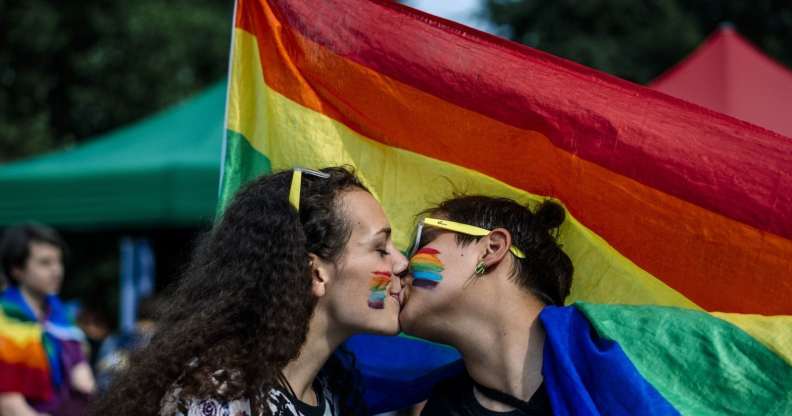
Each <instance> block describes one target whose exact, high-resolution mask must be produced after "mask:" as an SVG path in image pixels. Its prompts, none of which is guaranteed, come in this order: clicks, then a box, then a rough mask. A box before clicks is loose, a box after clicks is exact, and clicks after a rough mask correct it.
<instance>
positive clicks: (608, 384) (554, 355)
mask: <svg viewBox="0 0 792 416" xmlns="http://www.w3.org/2000/svg"><path fill="white" fill-rule="evenodd" d="M539 319H540V321H541V323H542V325H543V326H544V329H545V332H546V334H547V338H546V339H545V345H544V354H543V355H544V357H543V359H544V362H543V366H542V375H543V376H544V381H545V386H546V387H547V393H548V395H549V396H550V403H551V405H552V407H553V413H554V414H556V415H638V414H640V415H678V414H679V412H678V411H677V410H676V409H675V408H674V407H673V406H672V405H671V404H670V403H669V402H668V401H667V400H666V399H665V398H663V396H661V395H660V393H658V391H657V390H656V389H655V388H654V387H653V386H652V385H651V384H650V383H649V382H648V381H647V380H646V379H644V378H643V377H642V376H641V374H640V373H639V372H638V370H637V369H636V368H635V366H634V365H633V363H632V362H631V361H630V359H629V358H628V357H627V355H626V354H625V353H624V351H623V350H622V348H621V347H620V346H619V344H618V343H616V342H614V341H611V340H607V339H604V338H600V337H599V336H598V335H597V333H596V332H595V331H594V329H593V328H592V327H591V325H590V324H589V321H588V319H587V318H586V317H585V315H583V314H582V313H581V312H580V311H579V310H577V308H575V307H574V306H566V307H556V306H548V307H546V308H544V310H542V313H541V314H540V315H539ZM681 376H684V375H681Z"/></svg>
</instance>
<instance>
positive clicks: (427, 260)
mask: <svg viewBox="0 0 792 416" xmlns="http://www.w3.org/2000/svg"><path fill="white" fill-rule="evenodd" d="M439 255H440V251H439V250H437V249H434V248H431V247H424V248H422V249H420V250H418V252H417V253H415V255H414V256H413V257H412V258H411V259H410V274H411V275H412V277H413V283H412V284H413V286H415V287H419V288H424V289H434V288H435V287H436V286H437V285H438V284H439V283H440V282H441V281H442V280H443V270H445V265H444V264H443V262H442V261H441V260H440V258H439Z"/></svg>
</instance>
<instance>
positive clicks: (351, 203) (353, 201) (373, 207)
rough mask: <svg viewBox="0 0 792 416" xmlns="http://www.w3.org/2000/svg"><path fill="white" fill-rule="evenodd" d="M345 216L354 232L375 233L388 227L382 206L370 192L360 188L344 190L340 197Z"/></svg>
mask: <svg viewBox="0 0 792 416" xmlns="http://www.w3.org/2000/svg"><path fill="white" fill-rule="evenodd" d="M341 203H342V206H343V207H344V211H345V213H346V216H347V218H348V219H349V222H350V224H352V232H353V234H354V233H376V232H379V231H380V230H381V229H383V228H388V227H390V223H389V222H388V217H387V216H385V211H383V209H382V206H381V205H380V204H379V202H377V200H376V199H374V197H373V196H371V194H370V193H368V192H366V191H363V190H361V189H354V190H351V191H347V192H344V194H343V196H342V197H341Z"/></svg>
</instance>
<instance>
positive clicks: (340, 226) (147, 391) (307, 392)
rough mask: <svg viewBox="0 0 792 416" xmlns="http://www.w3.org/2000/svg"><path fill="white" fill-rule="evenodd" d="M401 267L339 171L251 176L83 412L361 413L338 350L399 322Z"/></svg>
mask: <svg viewBox="0 0 792 416" xmlns="http://www.w3.org/2000/svg"><path fill="white" fill-rule="evenodd" d="M406 266H407V261H406V259H405V258H404V256H403V255H402V254H401V253H399V252H398V251H397V250H396V249H395V248H394V246H393V243H392V241H391V229H390V225H389V223H388V220H387V218H386V216H385V213H384V212H383V210H382V207H381V206H380V205H379V203H378V202H377V201H376V200H375V199H374V198H373V197H372V196H371V194H370V193H369V192H368V191H367V190H366V188H365V187H364V186H363V185H362V184H361V183H360V181H359V180H358V179H357V178H356V177H355V175H354V173H352V172H351V171H350V170H348V169H346V168H342V167H333V168H326V169H322V170H321V171H309V170H294V171H283V172H279V173H275V174H272V175H269V176H264V177H260V178H259V179H257V180H255V181H253V182H252V183H250V184H248V185H247V186H245V187H244V188H243V189H242V190H240V191H239V192H238V194H237V195H236V196H235V197H234V199H233V201H232V202H231V203H230V205H229V206H228V207H227V208H226V210H225V212H224V214H223V217H222V219H221V220H220V221H219V222H218V223H217V224H216V225H215V227H214V228H213V229H212V230H211V232H209V233H208V235H207V236H206V237H205V238H204V239H203V241H202V242H201V243H200V245H199V247H198V248H197V250H196V252H195V255H194V257H193V260H192V262H191V264H190V267H189V269H188V270H187V272H186V273H185V275H184V277H183V278H182V279H181V280H180V281H179V282H178V285H177V286H176V287H175V289H174V290H173V291H172V294H171V297H170V299H168V300H167V302H166V303H165V304H164V311H163V312H162V316H161V318H160V320H159V322H160V326H159V328H160V329H159V330H158V332H157V333H156V335H155V336H154V337H153V339H152V341H151V343H150V344H149V345H148V346H147V347H146V348H145V349H143V350H141V351H139V352H137V353H134V354H133V355H132V357H131V359H130V365H129V367H128V369H127V370H126V371H125V373H123V374H121V375H120V376H119V377H118V379H117V380H116V382H115V383H114V384H112V385H111V387H110V390H109V392H108V394H107V395H105V396H104V397H103V398H102V399H101V400H100V401H99V402H98V403H97V405H96V406H95V408H94V409H93V414H96V415H141V414H144V415H155V414H161V415H174V414H175V415H231V416H236V415H240V416H241V415H288V416H303V415H304V416H307V415H341V414H344V415H346V414H365V413H366V409H365V406H364V404H363V402H362V397H361V392H360V386H359V385H358V382H357V379H356V377H357V376H356V372H355V370H354V360H352V359H350V358H348V357H349V355H348V354H344V351H342V350H341V348H340V346H341V344H342V343H343V342H344V341H345V340H346V339H347V338H348V337H349V336H351V335H353V334H356V333H376V334H388V335H393V334H396V333H397V332H398V330H399V323H398V313H399V309H400V306H401V302H402V290H401V289H402V288H401V282H400V278H399V274H401V273H402V272H403V271H404V270H405V269H406Z"/></svg>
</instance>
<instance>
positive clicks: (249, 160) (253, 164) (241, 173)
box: [217, 129, 272, 215]
mask: <svg viewBox="0 0 792 416" xmlns="http://www.w3.org/2000/svg"><path fill="white" fill-rule="evenodd" d="M271 171H272V163H271V162H270V160H269V159H268V158H267V156H265V155H263V154H261V153H259V152H258V151H257V150H256V149H254V148H253V147H252V146H251V145H250V142H249V141H248V140H247V138H245V136H244V135H242V134H241V133H238V132H236V131H233V130H230V129H229V130H226V155H225V161H224V163H223V183H222V184H221V187H220V198H219V200H218V207H217V213H218V215H220V214H222V212H223V210H224V209H225V207H226V206H227V205H228V203H229V202H230V201H231V198H233V197H234V194H236V191H237V190H238V189H239V188H240V187H241V186H242V185H244V184H245V183H247V182H248V181H250V180H252V179H255V178H256V177H258V176H259V175H263V174H267V173H270V172H271Z"/></svg>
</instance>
